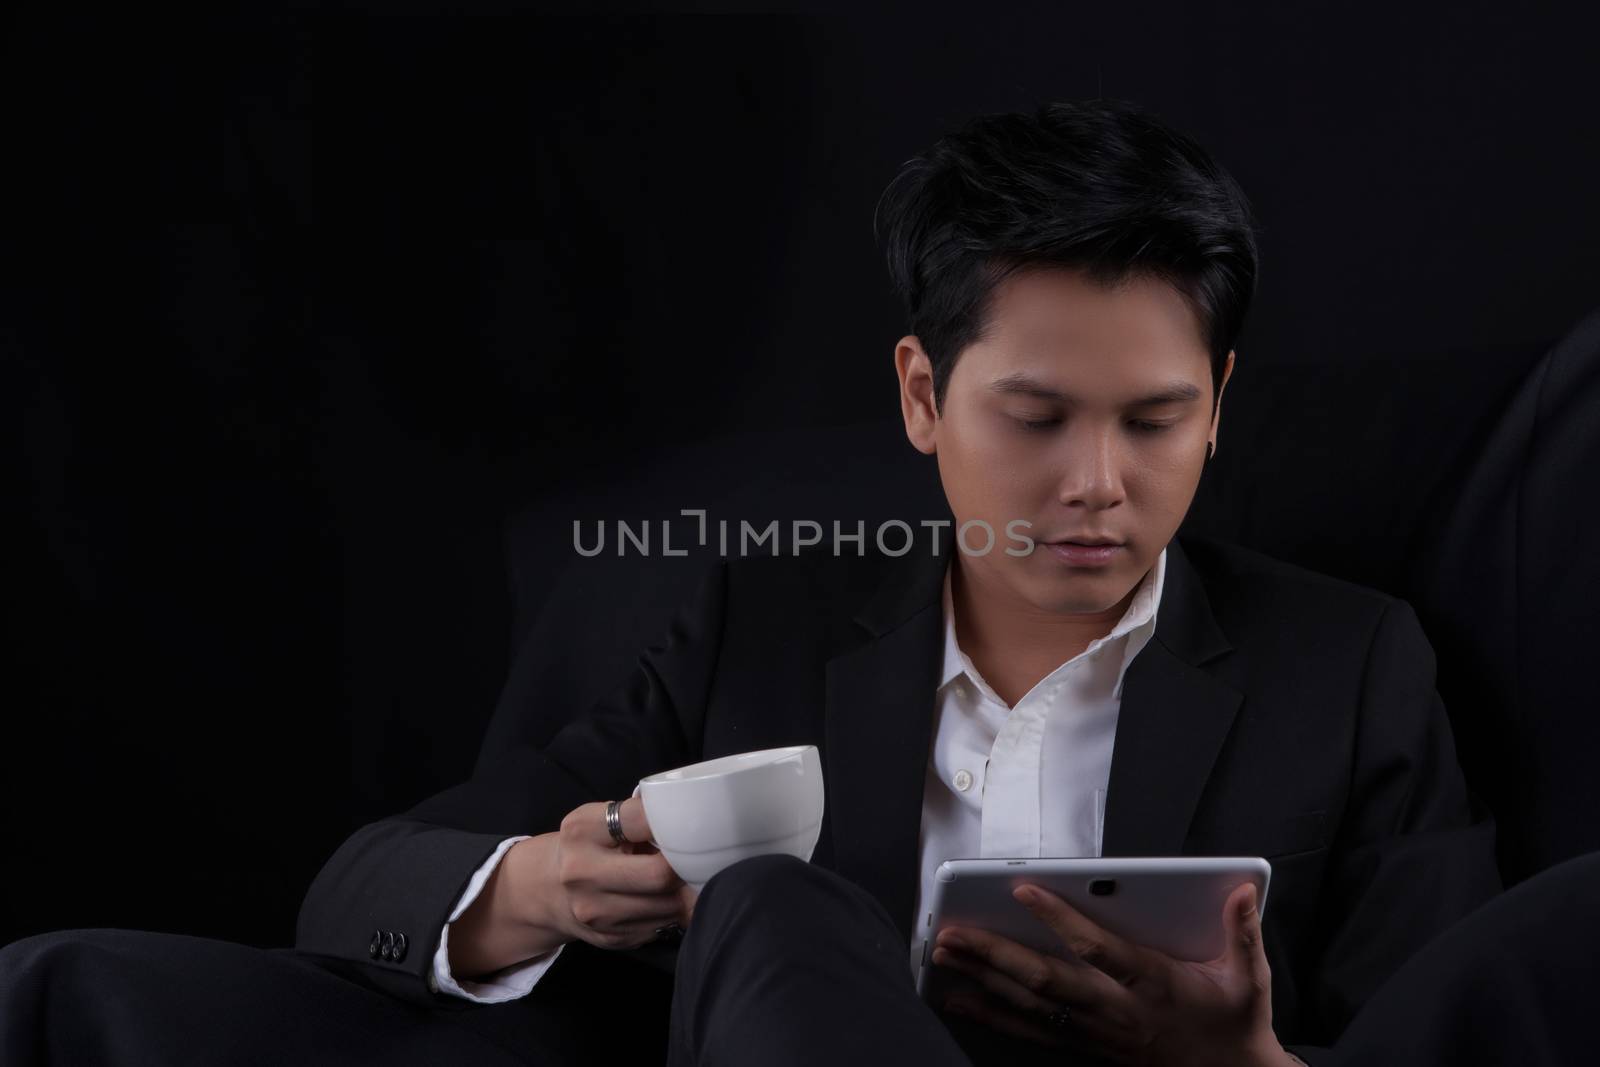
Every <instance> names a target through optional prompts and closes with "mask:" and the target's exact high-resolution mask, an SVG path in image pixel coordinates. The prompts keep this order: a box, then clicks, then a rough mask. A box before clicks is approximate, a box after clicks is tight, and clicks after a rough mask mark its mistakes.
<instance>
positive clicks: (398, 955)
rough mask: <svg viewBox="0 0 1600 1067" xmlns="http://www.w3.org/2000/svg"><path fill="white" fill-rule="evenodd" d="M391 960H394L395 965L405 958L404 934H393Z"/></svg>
mask: <svg viewBox="0 0 1600 1067" xmlns="http://www.w3.org/2000/svg"><path fill="white" fill-rule="evenodd" d="M392 958H393V959H394V961H395V962H396V963H399V962H400V961H401V960H403V959H405V958H406V935H405V934H395V935H394V956H393V957H392Z"/></svg>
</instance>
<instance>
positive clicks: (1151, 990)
mask: <svg viewBox="0 0 1600 1067" xmlns="http://www.w3.org/2000/svg"><path fill="white" fill-rule="evenodd" d="M1014 895H1015V896H1016V898H1017V900H1018V901H1020V902H1021V903H1022V904H1023V905H1024V906H1026V907H1027V908H1028V910H1029V911H1030V912H1032V913H1033V915H1034V917H1035V918H1037V919H1039V921H1041V922H1043V923H1044V924H1045V925H1046V926H1048V927H1049V928H1050V929H1051V930H1052V931H1053V932H1054V933H1055V934H1056V936H1058V937H1059V938H1060V939H1061V943H1062V945H1063V946H1065V947H1066V948H1067V949H1068V950H1069V952H1070V956H1071V957H1075V958H1069V959H1065V960H1063V959H1060V958H1057V957H1055V956H1047V955H1044V954H1042V953H1040V952H1036V951H1034V950H1033V949H1030V948H1027V947H1025V946H1023V945H1019V944H1017V943H1016V942H1015V941H1012V940H1010V939H1009V938H1004V937H999V936H997V935H995V934H990V933H986V932H984V931H982V930H977V929H973V928H971V927H947V928H945V929H944V930H941V931H940V932H939V936H938V939H937V941H936V942H935V945H936V947H935V949H934V951H933V963H934V964H935V965H937V966H941V967H948V968H950V969H951V970H954V971H958V972H960V973H962V974H964V975H966V976H967V977H968V978H970V979H972V980H973V981H974V982H976V983H977V984H978V985H979V986H981V987H982V988H983V990H984V993H983V994H979V995H974V994H973V993H971V992H963V993H955V994H952V995H951V996H950V998H949V999H947V1000H946V1002H945V1004H944V1008H945V1010H946V1011H950V1012H952V1013H954V1014H959V1015H965V1016H968V1017H971V1018H974V1019H977V1020H978V1021H980V1022H984V1023H987V1024H989V1025H991V1026H993V1027H995V1028H996V1029H998V1030H1002V1031H1005V1032H1008V1033H1011V1034H1013V1035H1015V1036H1018V1037H1023V1038H1028V1039H1031V1040H1034V1041H1037V1042H1040V1043H1042V1044H1049V1045H1058V1046H1062V1047H1069V1048H1076V1049H1083V1050H1092V1051H1094V1052H1096V1053H1098V1054H1099V1055H1101V1056H1105V1057H1107V1058H1109V1059H1111V1060H1112V1061H1114V1062H1117V1063H1127V1064H1141V1065H1145V1064H1150V1065H1154V1064H1179V1063H1181V1064H1195V1065H1200V1064H1213V1063H1215V1064H1229V1065H1234V1067H1258V1065H1260V1067H1265V1065H1272V1067H1279V1065H1285V1067H1287V1065H1292V1064H1294V1063H1296V1061H1295V1060H1294V1059H1293V1058H1292V1057H1291V1056H1290V1055H1289V1054H1288V1053H1287V1052H1285V1051H1284V1050H1283V1047H1282V1046H1281V1045H1279V1044H1278V1040H1277V1038H1276V1037H1275V1036H1274V1035H1273V1033H1272V971H1271V968H1269V967H1268V965H1267V956H1266V951H1265V949H1264V947H1263V945H1262V941H1261V918H1260V916H1259V915H1258V914H1257V913H1256V890H1255V886H1254V885H1251V884H1249V883H1246V884H1245V885H1243V886H1240V887H1239V888H1238V889H1235V890H1234V891H1233V893H1232V894H1230V895H1229V897H1228V901H1227V903H1226V905H1224V911H1223V925H1224V928H1225V930H1226V933H1227V936H1226V943H1225V945H1224V947H1223V950H1222V954H1221V955H1220V956H1218V957H1217V958H1216V959H1212V960H1206V961H1204V962H1198V963H1196V962H1189V961H1185V960H1178V959H1174V958H1173V957H1171V956H1168V955H1167V954H1166V953H1163V952H1160V951H1158V950H1156V949H1152V948H1148V947H1145V946H1143V945H1137V944H1134V943H1133V942H1130V941H1126V940H1124V939H1122V938H1120V937H1118V936H1116V935H1115V934H1113V933H1111V932H1109V931H1107V930H1105V929H1103V928H1102V927H1100V926H1099V925H1097V924H1096V923H1093V922H1091V921H1090V920H1089V919H1087V918H1085V917H1084V915H1083V914H1082V913H1081V912H1079V911H1078V910H1077V909H1076V908H1074V907H1072V905H1070V904H1068V903H1067V902H1066V901H1064V900H1062V899H1061V898H1060V897H1059V896H1056V895H1055V894H1054V893H1051V892H1049V891H1048V890H1045V889H1041V888H1039V887H1037V886H1019V887H1018V888H1017V890H1016V892H1015V894H1014ZM1052 1020H1054V1021H1052Z"/></svg>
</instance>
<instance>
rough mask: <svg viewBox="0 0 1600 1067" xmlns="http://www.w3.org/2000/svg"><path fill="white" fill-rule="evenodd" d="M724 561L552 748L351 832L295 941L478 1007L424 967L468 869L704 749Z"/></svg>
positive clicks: (396, 982) (520, 749)
mask: <svg viewBox="0 0 1600 1067" xmlns="http://www.w3.org/2000/svg"><path fill="white" fill-rule="evenodd" d="M726 570H727V565H726V563H724V562H722V561H718V562H716V563H715V564H714V565H713V566H712V567H711V569H710V571H709V573H708V574H707V576H706V577H705V578H704V579H703V580H702V581H701V582H700V584H699V586H698V588H697V589H696V591H695V593H694V594H693V595H692V596H691V597H690V598H689V600H688V601H687V602H686V603H684V604H683V605H682V606H681V607H680V608H679V609H678V611H677V613H676V614H675V616H674V618H673V620H672V623H671V625H670V626H669V628H668V632H667V634H666V636H665V638H664V639H663V640H661V641H660V642H658V643H656V644H654V645H652V646H651V647H650V648H649V649H647V650H646V651H645V652H644V653H642V654H641V655H640V657H639V659H638V661H637V663H636V664H635V668H634V670H633V672H632V674H631V675H630V676H629V677H628V679H627V680H626V681H625V682H624V683H623V684H622V685H621V686H620V687H619V688H618V689H617V690H616V691H615V692H614V693H613V694H612V695H611V696H610V697H608V698H606V699H604V700H602V701H601V702H600V703H598V704H597V705H595V706H594V707H593V708H591V709H589V711H588V712H586V713H584V714H583V715H581V716H579V717H578V718H576V719H575V720H574V721H572V722H571V723H569V724H568V725H567V726H566V727H565V728H563V729H562V730H560V731H559V732H558V733H557V734H556V735H555V736H554V737H553V738H551V740H550V742H549V743H548V744H547V745H544V746H543V747H535V746H533V745H531V744H521V745H517V746H514V747H511V748H508V749H506V750H505V751H503V752H499V753H495V754H492V755H490V756H489V757H488V758H486V759H481V760H480V761H479V765H478V768H477V770H476V771H475V772H474V773H473V775H472V777H471V778H470V779H468V780H467V781H465V782H463V783H461V784H460V785H457V786H454V787H453V788H450V789H447V790H445V791H444V792H442V793H439V794H436V795H435V796H432V797H429V798H428V799H427V800H424V801H423V802H421V803H420V804H418V805H417V806H416V807H414V808H412V809H411V810H409V811H407V812H405V813H404V814H401V815H397V816H392V817H390V818H386V819H381V820H379V821H377V822H374V823H369V824H368V825H366V826H363V827H361V828H360V829H359V830H357V831H356V832H355V833H354V834H352V835H351V836H350V837H349V838H348V839H347V840H346V841H345V842H344V844H343V845H341V846H340V847H339V849H338V850H337V851H335V852H334V854H333V856H332V857H331V858H330V859H329V860H328V861H327V863H326V864H324V865H323V868H322V870H321V871H320V872H319V873H318V875H317V876H316V878H315V879H314V880H313V881H312V883H311V887H310V889H309V890H308V891H307V892H306V896H305V899H304V901H303V902H302V903H301V906H300V914H299V918H298V921H297V922H296V925H295V947H296V949H298V950H299V951H301V952H304V953H308V954H313V955H319V956H326V957H333V958H334V959H337V960H339V961H342V963H343V964H344V965H345V966H347V967H349V968H353V969H355V970H356V971H357V972H358V973H359V974H360V976H361V977H363V978H365V979H367V980H369V981H370V982H371V983H372V984H373V985H374V986H376V987H378V988H380V989H382V990H384V991H386V992H388V993H390V994H392V995H394V996H397V997H400V998H402V999H404V1000H408V1001H411V1002H413V1003H419V1004H425V1005H428V1006H432V1007H446V1008H449V1007H456V1008H470V1007H471V1006H472V1003H473V1002H471V1001H468V1000H465V999H463V998H461V997H453V996H450V995H448V994H446V993H439V992H435V991H434V990H433V989H432V988H430V985H429V982H428V976H429V975H430V973H431V972H432V969H433V948H434V946H436V945H438V944H439V942H440V936H441V932H442V931H443V928H444V925H445V922H446V921H447V920H448V919H449V917H450V914H451V911H452V909H453V908H454V906H455V904H456V902H457V901H458V900H459V899H460V898H461V895H462V893H463V892H464V891H465V890H466V888H467V884H468V882H469V880H470V879H471V877H472V875H473V872H475V871H476V870H478V869H479V868H480V867H482V866H483V865H484V863H485V862H487V861H488V860H489V858H490V857H491V856H493V854H494V852H495V850H496V849H497V848H499V846H500V843H501V842H502V841H504V840H505V839H506V838H508V837H513V836H517V835H521V834H528V835H534V834H542V833H548V832H551V831H554V830H557V829H559V828H560V826H561V820H562V819H563V818H564V817H565V816H566V814H567V813H568V812H570V811H571V810H572V809H573V808H576V807H578V806H579V805H582V804H586V803H590V802H592V801H596V800H606V799H620V798H623V797H627V796H629V795H630V794H631V793H632V792H633V787H634V785H635V784H636V783H637V782H638V780H639V779H640V778H642V777H644V776H645V775H647V774H651V773H654V772H656V771H659V770H664V769H666V768H669V767H675V766H681V765H682V764H684V763H692V762H694V761H695V760H696V759H697V758H698V753H699V751H700V746H701V735H702V724H703V722H704V717H705V706H706V700H707V696H708V693H709V691H710V686H711V679H712V675H713V673H714V671H715V669H716V663H717V654H718V650H719V648H720V646H721V640H722V620H723V615H724V599H725V595H726V588H727V577H726ZM535 652H536V650H533V649H526V648H525V649H524V650H523V651H522V652H521V653H520V654H521V655H524V656H527V655H532V654H535ZM531 710H532V709H530V713H531ZM386 934H387V935H390V936H389V938H388V939H387V940H386V939H385V935H386ZM402 936H403V938H404V942H403V944H404V946H405V947H404V948H403V949H400V947H399V946H401V945H402V941H401V938H402ZM390 944H392V945H393V946H395V949H394V950H393V951H391V950H389V949H388V945H390Z"/></svg>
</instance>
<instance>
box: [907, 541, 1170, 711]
mask: <svg viewBox="0 0 1600 1067" xmlns="http://www.w3.org/2000/svg"><path fill="white" fill-rule="evenodd" d="M954 565H955V556H954V555H951V557H950V563H949V564H948V565H947V566H946V568H945V572H944V666H943V668H942V669H941V670H940V672H939V686H938V688H939V689H943V688H944V687H945V686H947V685H949V684H950V682H951V681H952V680H953V679H955V678H957V677H958V676H960V675H961V674H962V673H963V672H965V673H967V674H969V675H970V676H971V677H972V679H973V680H974V681H978V680H979V675H978V669H977V668H976V667H974V666H973V665H972V660H971V659H970V658H969V657H968V656H967V654H966V653H965V652H963V651H961V646H960V645H959V644H957V643H956V615H955V606H954V598H953V597H952V595H951V593H950V567H953V566H954ZM1166 577H1167V550H1166V549H1165V548H1163V549H1162V550H1161V554H1160V555H1159V556H1157V557H1156V562H1155V565H1154V566H1153V567H1151V568H1150V569H1149V570H1148V571H1146V572H1145V575H1144V577H1143V578H1142V579H1140V581H1139V587H1138V589H1137V590H1136V591H1135V592H1134V594H1133V600H1132V601H1131V602H1129V604H1128V610H1127V611H1125V612H1123V613H1122V618H1121V619H1120V620H1119V621H1118V622H1117V624H1116V625H1115V626H1113V627H1112V628H1111V632H1110V633H1108V634H1106V635H1105V636H1104V637H1097V638H1095V640H1093V641H1091V642H1089V647H1088V648H1086V649H1084V651H1085V652H1086V653H1087V652H1093V651H1094V650H1095V649H1097V648H1099V647H1101V646H1102V645H1107V644H1110V643H1111V642H1113V641H1116V640H1119V639H1120V638H1122V637H1124V636H1128V637H1129V640H1128V641H1126V642H1125V643H1124V645H1123V654H1122V663H1121V666H1120V667H1119V668H1118V671H1117V695H1118V696H1121V694H1122V675H1123V673H1124V672H1126V671H1127V669H1128V664H1129V663H1131V662H1133V658H1134V657H1135V656H1137V655H1138V654H1139V652H1140V650H1142V649H1143V648H1144V646H1145V644H1146V643H1147V642H1148V641H1149V640H1150V636H1151V634H1153V633H1154V632H1155V628H1156V614H1157V611H1158V610H1159V608H1160V606H1161V591H1162V589H1163V587H1164V586H1165V585H1166Z"/></svg>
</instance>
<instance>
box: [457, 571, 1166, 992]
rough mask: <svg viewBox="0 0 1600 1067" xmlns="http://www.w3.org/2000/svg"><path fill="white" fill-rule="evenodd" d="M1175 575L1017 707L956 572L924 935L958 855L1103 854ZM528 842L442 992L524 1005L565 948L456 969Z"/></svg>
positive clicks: (930, 779)
mask: <svg viewBox="0 0 1600 1067" xmlns="http://www.w3.org/2000/svg"><path fill="white" fill-rule="evenodd" d="M952 558H953V557H952ZM1166 573H1167V551H1166V549H1162V550H1161V555H1159V556H1158V557H1156V562H1155V565H1154V566H1153V567H1151V568H1150V570H1149V571H1148V572H1147V573H1146V574H1145V576H1144V578H1143V579H1142V580H1141V581H1140V583H1139V586H1138V589H1137V591H1136V592H1135V593H1134V595H1133V600H1132V602H1131V603H1129V605H1128V610H1127V611H1126V612H1124V613H1123V616H1122V619H1121V621H1120V622H1118V623H1117V624H1116V625H1115V626H1114V627H1112V628H1111V632H1110V633H1108V634H1106V635H1105V636H1104V637H1100V638H1096V639H1095V640H1093V641H1091V642H1090V643H1089V647H1088V648H1085V649H1084V650H1083V651H1082V652H1081V653H1079V654H1078V655H1076V656H1074V657H1072V658H1071V659H1069V660H1067V661H1066V662H1065V663H1063V664H1061V666H1059V667H1057V668H1056V669H1055V670H1053V671H1051V672H1050V673H1049V674H1048V675H1046V676H1045V677H1044V678H1043V679H1041V680H1040V681H1039V683H1038V684H1037V685H1035V686H1034V687H1033V688H1032V689H1030V690H1028V692H1027V694H1026V695H1025V696H1023V698H1022V699H1021V700H1019V701H1017V705H1016V707H1014V708H1012V707H1007V706H1006V702H1005V701H1004V700H1001V699H1000V697H999V695H998V694H996V693H995V691H994V690H993V689H991V688H990V687H989V684H988V683H987V682H985V681H984V680H983V676H982V675H980V674H979V673H978V670H977V668H976V667H974V666H973V665H972V660H971V659H969V658H968V657H967V654H966V653H965V652H962V651H961V647H960V645H958V644H957V642H956V623H955V609H954V603H953V600H952V597H951V594H950V572H949V569H948V567H947V568H946V570H945V578H944V669H943V670H942V672H941V673H940V681H939V686H938V688H937V690H935V700H934V709H933V714H934V727H933V743H932V745H931V746H930V748H929V755H928V770H927V781H926V783H925V785H924V788H923V793H922V833H921V842H920V846H919V861H920V865H921V878H920V880H919V882H918V886H917V902H916V911H915V912H914V913H913V914H912V929H913V930H916V929H917V928H918V926H919V924H921V922H922V921H923V919H924V918H925V916H924V907H925V904H924V902H925V901H931V899H932V888H933V874H934V872H935V871H936V870H938V869H939V864H941V863H943V862H944V861H945V860H947V859H957V858H963V857H973V856H976V857H987V856H1002V857H1021V856H1098V855H1100V839H1101V830H1102V827H1103V825H1104V822H1105V799H1106V785H1107V783H1108V782H1109V781H1110V778H1111V747H1112V742H1113V740H1114V739H1115V737H1116V731H1117V713H1118V711H1119V710H1120V709H1121V706H1122V676H1123V674H1124V673H1126V671H1127V669H1128V664H1129V663H1131V662H1133V658H1134V657H1135V656H1137V655H1138V654H1139V652H1140V650H1141V649H1143V648H1144V646H1145V645H1146V644H1147V643H1148V642H1149V640H1150V638H1151V636H1152V635H1153V634H1154V633H1155V628H1156V609H1157V608H1158V607H1159V606H1160V603H1161V589H1162V586H1163V584H1164V581H1165V578H1166ZM524 836H526V835H524ZM522 839H523V838H522V837H509V838H507V839H506V840H505V841H502V842H501V843H500V847H499V848H498V849H496V850H495V852H494V854H493V855H491V856H490V857H489V859H488V860H487V861H485V863H484V864H483V866H482V867H480V868H479V869H478V870H477V871H476V872H475V873H474V874H473V876H472V878H471V880H470V881H469V882H468V883H467V888H466V890H465V891H464V892H463V893H462V894H461V899H460V900H459V901H458V902H457V903H456V906H455V909H454V910H453V911H452V912H451V913H450V919H449V921H448V922H446V923H445V927H444V930H443V932H442V934H441V936H440V938H439V946H438V948H437V949H436V950H435V952H434V955H433V971H432V974H431V975H430V983H429V984H430V985H431V986H432V987H433V988H434V989H435V990H436V991H437V992H441V993H450V994H453V995H455V996H459V997H465V998H466V999H468V1000H475V1001H479V1002H482V1003H490V1004H492V1003H498V1002H500V1001H505V1000H514V999H516V998H517V997H521V996H525V995H527V993H528V992H529V991H530V990H532V989H533V987H534V985H535V984H536V983H537V982H538V981H539V979H540V978H541V977H543V975H544V973H545V972H546V971H547V970H549V969H550V966H551V964H553V963H555V961H556V957H558V956H559V955H560V954H561V949H560V948H557V949H555V950H553V951H551V952H547V953H545V954H544V955H543V956H538V957H535V958H534V959H532V960H527V961H525V962H523V963H519V964H516V965H514V966H512V967H508V968H506V969H505V970H503V971H499V972H497V973H495V974H493V975H488V976H486V977H485V979H484V980H483V981H479V982H470V981H465V980H460V979H457V978H455V977H453V976H452V975H451V973H450V958H449V944H450V923H451V922H454V921H455V920H456V919H457V918H459V917H460V916H461V913H462V912H464V911H466V910H467V907H468V905H470V904H471V903H472V901H473V900H474V899H476V897H477V895H478V893H479V892H480V891H481V890H482V889H483V885H484V883H485V882H486V881H488V879H489V875H490V874H491V873H492V872H493V871H494V868H495V865H496V864H498V863H499V862H500V859H501V857H502V856H504V855H505V853H506V850H507V849H509V848H510V847H511V846H512V845H513V844H515V843H516V842H518V841H521V840H522ZM911 942H912V943H911V965H912V968H913V970H914V969H915V968H916V967H917V966H918V964H920V962H921V959H922V946H921V939H920V938H918V937H915V936H913V937H912V939H911Z"/></svg>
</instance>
